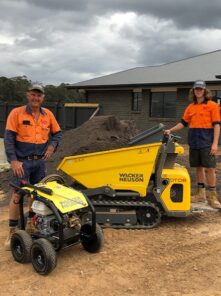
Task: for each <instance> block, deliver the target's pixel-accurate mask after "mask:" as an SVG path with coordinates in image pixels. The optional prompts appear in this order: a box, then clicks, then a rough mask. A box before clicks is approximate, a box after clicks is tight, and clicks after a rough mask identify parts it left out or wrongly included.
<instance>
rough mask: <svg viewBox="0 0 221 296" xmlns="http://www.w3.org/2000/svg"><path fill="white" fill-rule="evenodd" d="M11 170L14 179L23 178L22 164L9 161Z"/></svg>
mask: <svg viewBox="0 0 221 296" xmlns="http://www.w3.org/2000/svg"><path fill="white" fill-rule="evenodd" d="M11 168H12V171H13V174H14V175H15V176H16V177H19V178H22V177H23V176H24V169H23V164H22V162H21V161H19V160H12V161H11Z"/></svg>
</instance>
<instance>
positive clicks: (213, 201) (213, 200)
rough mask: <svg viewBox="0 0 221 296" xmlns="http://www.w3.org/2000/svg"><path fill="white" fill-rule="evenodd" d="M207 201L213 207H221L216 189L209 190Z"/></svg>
mask: <svg viewBox="0 0 221 296" xmlns="http://www.w3.org/2000/svg"><path fill="white" fill-rule="evenodd" d="M207 201H208V205H209V206H211V207H212V208H213V209H221V204H220V202H219V200H218V198H217V194H216V191H208V195H207Z"/></svg>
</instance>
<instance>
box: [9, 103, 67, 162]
mask: <svg viewBox="0 0 221 296" xmlns="http://www.w3.org/2000/svg"><path fill="white" fill-rule="evenodd" d="M49 136H50V137H51V138H50V144H51V145H53V146H54V147H56V146H57V145H58V143H59V142H60V139H61V129H60V126H59V124H58V123H57V121H56V119H55V117H54V115H53V113H52V112H51V111H50V110H48V109H46V108H41V109H40V115H39V118H38V120H37V121H36V120H35V118H34V116H33V114H32V113H31V110H30V108H29V106H28V105H27V106H21V107H18V108H14V109H13V110H12V111H11V113H10V114H9V116H8V119H7V123H6V131H5V148H6V154H7V157H8V159H9V161H10V160H15V159H19V158H21V159H22V158H24V157H27V156H30V155H43V154H44V151H45V149H46V147H47V145H48V141H49ZM13 150H14V151H13Z"/></svg>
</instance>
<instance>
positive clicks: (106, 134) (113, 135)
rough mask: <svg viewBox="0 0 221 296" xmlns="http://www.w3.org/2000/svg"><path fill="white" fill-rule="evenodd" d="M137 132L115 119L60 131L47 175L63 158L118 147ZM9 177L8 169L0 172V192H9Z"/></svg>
mask: <svg viewBox="0 0 221 296" xmlns="http://www.w3.org/2000/svg"><path fill="white" fill-rule="evenodd" d="M137 133H138V130H137V128H136V125H135V123H134V121H131V120H119V119H117V118H116V117H115V116H97V117H94V118H92V119H91V120H89V121H87V122H85V123H84V124H82V125H81V126H80V127H78V128H76V129H71V130H68V131H66V132H64V134H63V137H62V142H61V144H60V146H59V147H58V148H57V151H56V152H55V154H54V155H53V156H52V158H51V159H50V160H49V161H48V162H47V174H52V173H56V168H57V166H58V164H59V163H60V162H61V161H62V159H63V158H64V157H66V156H71V155H78V154H85V153H90V152H98V151H104V150H111V149H117V148H122V147H125V146H127V143H128V142H129V141H130V139H131V138H132V137H133V136H135V135H136V134H137ZM59 173H60V172H59ZM10 176H11V172H10V171H9V170H8V171H6V172H1V173H0V190H3V191H4V192H5V193H8V192H9V190H10V186H9V180H10Z"/></svg>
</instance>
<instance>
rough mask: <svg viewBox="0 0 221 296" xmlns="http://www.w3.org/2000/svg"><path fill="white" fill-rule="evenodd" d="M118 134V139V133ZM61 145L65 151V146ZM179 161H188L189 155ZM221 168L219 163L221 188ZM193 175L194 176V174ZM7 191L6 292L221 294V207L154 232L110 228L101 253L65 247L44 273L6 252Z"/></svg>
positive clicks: (1, 283)
mask: <svg viewBox="0 0 221 296" xmlns="http://www.w3.org/2000/svg"><path fill="white" fill-rule="evenodd" d="M69 136H70V135H69ZM114 137H115V138H113V139H115V140H116V139H118V138H116V134H115V135H114ZM117 137H118V136H117ZM119 139H120V137H119ZM119 139H118V140H119ZM100 141H101V140H100ZM104 142H105V141H104ZM85 147H86V146H85ZM60 149H63V152H64V148H62V147H61V148H60ZM59 153H61V151H60V150H59V151H58V154H59ZM76 154H77V153H76ZM61 157H62V156H61ZM219 157H220V156H219ZM179 160H180V162H181V163H183V164H188V153H187V152H186V153H185V155H184V156H183V157H180V158H179ZM52 163H53V162H52ZM220 169H221V166H220V163H219V164H218V169H217V176H218V187H219V188H218V189H219V192H220V180H221V170H220ZM190 173H191V176H192V180H193V177H194V174H193V172H192V171H190ZM7 174H8V173H7V172H6V173H5V174H4V176H3V175H2V174H1V175H0V184H1V186H2V189H4V188H5V187H4V184H6V182H7V181H8V175H7ZM5 192H6V195H7V198H5V199H3V200H2V201H1V202H0V229H1V232H0V287H1V292H0V295H2V296H3V295H4V296H7V295H10V296H13V295H16V296H19V295H31V294H36V295H56V296H57V295H75V296H84V295H85V296H86V295H94V296H100V295H102V296H103V295H105V296H118V295H134V296H138V295H145V296H147V295H152V296H155V295H156V296H161V295H162V296H181V295H182V296H193V295H194V296H217V295H221V227H220V225H221V212H219V211H206V212H202V213H195V214H191V215H190V216H188V217H187V218H164V219H163V221H162V223H161V225H160V226H159V227H158V228H155V229H151V230H122V229H121V230H114V229H104V238H105V244H104V247H103V249H102V251H101V252H100V253H98V254H89V253H87V252H86V251H84V250H83V248H82V246H81V245H77V246H75V247H72V248H69V249H66V250H63V251H60V252H59V253H58V264H57V267H56V268H55V270H54V271H53V272H52V273H51V274H50V275H48V276H40V275H38V274H37V273H36V272H35V271H34V270H33V268H32V265H31V264H25V265H22V264H19V263H16V262H15V261H14V260H13V258H12V256H11V253H10V252H6V251H4V248H3V243H4V239H5V236H6V234H7V224H8V206H7V204H8V200H9V199H8V191H7V190H5Z"/></svg>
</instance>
